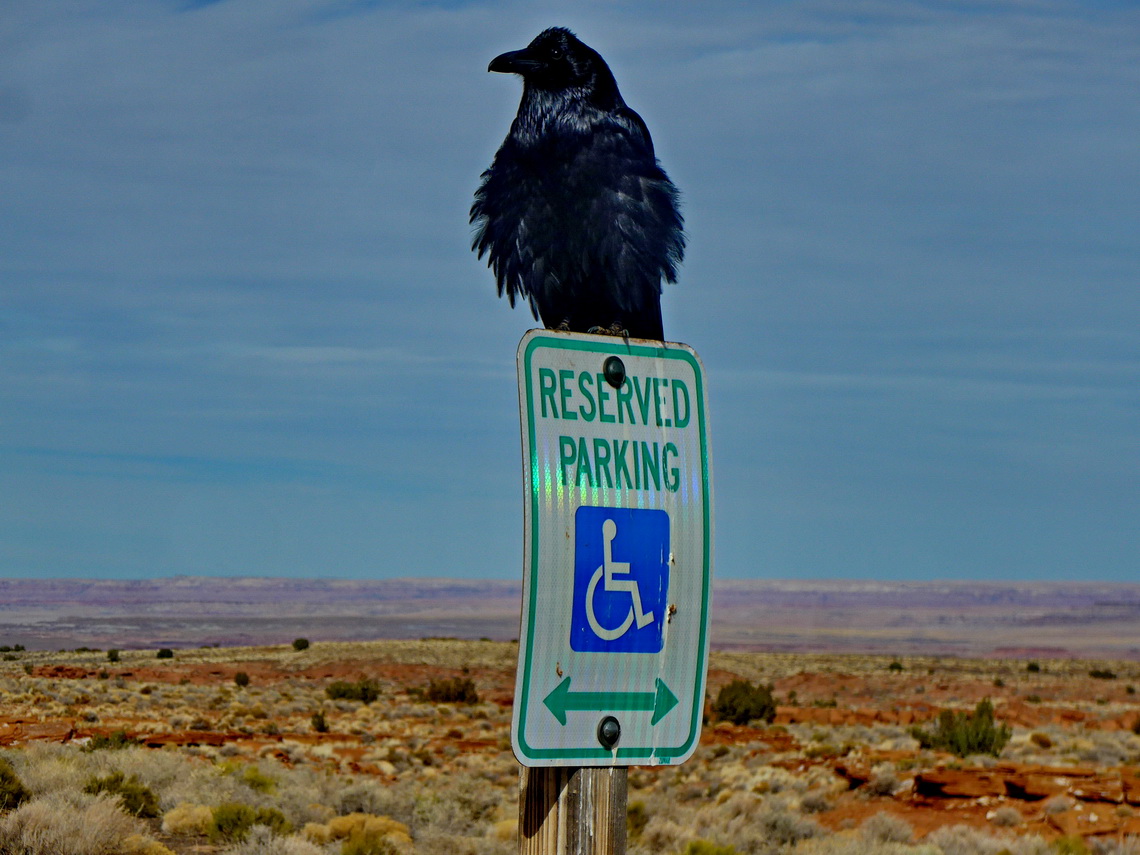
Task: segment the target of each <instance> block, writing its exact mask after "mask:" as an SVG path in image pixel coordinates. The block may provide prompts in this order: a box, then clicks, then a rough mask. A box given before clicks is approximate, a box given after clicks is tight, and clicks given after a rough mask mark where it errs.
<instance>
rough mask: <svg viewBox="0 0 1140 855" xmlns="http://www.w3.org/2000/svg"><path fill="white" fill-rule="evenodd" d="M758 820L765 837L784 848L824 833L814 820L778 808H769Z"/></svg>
mask: <svg viewBox="0 0 1140 855" xmlns="http://www.w3.org/2000/svg"><path fill="white" fill-rule="evenodd" d="M758 819H759V826H760V829H761V830H762V833H763V835H764V837H765V838H766V839H767V840H769V841H773V842H775V843H778V844H780V845H782V846H790V845H792V844H794V843H798V842H799V841H801V840H807V839H808V838H811V837H816V836H817V835H819V834H822V833H823V828H822V827H821V826H820V825H819V824H818V823H816V822H815V821H814V820H811V819H805V818H804V817H801V816H797V815H796V814H793V813H790V812H788V811H786V810H783V809H781V808H780V807H778V806H772V807H769V808H767V809H766V810H764V811H763V812H762V813H761V814H760V816H759V818H758Z"/></svg>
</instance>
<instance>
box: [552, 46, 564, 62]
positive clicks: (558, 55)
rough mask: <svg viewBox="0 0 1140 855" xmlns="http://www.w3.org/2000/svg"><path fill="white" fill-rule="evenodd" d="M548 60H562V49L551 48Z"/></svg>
mask: <svg viewBox="0 0 1140 855" xmlns="http://www.w3.org/2000/svg"><path fill="white" fill-rule="evenodd" d="M550 58H551V59H562V48H556V47H552V48H551V49H550Z"/></svg>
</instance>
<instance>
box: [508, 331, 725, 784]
mask: <svg viewBox="0 0 1140 855" xmlns="http://www.w3.org/2000/svg"><path fill="white" fill-rule="evenodd" d="M527 336H530V337H531V339H530V341H529V342H527V343H526V345H525V349H524V350H523V354H522V356H523V360H522V361H523V366H524V371H523V375H524V376H525V378H526V416H527V450H528V452H529V456H530V460H529V463H530V472H529V473H527V474H528V476H529V477H528V478H527V484H528V485H529V487H528V490H529V504H530V531H529V532H528V534H529V536H530V550H529V554H528V563H529V566H528V568H527V571H528V573H529V576H530V578H529V580H528V584H529V595H530V596H529V602H528V603H527V632H526V643H527V647H526V651H525V659H524V662H525V665H524V669H523V679H522V692H521V695H522V697H521V698H516V699H515V702H516V703H521V707H520V710H519V716H518V722H519V725H518V732H517V733H516V737H517V739H518V747H519V750H520V751H521V752H522V754H523V755H524V756H525V757H526V758H527V759H529V760H555V759H558V760H583V761H585V760H599V761H609V762H610V763H612V762H613V759H614V753H615V752H613V751H608V750H606V749H605V748H602V747H601V746H599V747H597V748H536V747H534V746H532V745H530V744H528V743H527V741H526V734H525V732H526V722H527V715H528V712H529V703H530V682H531V680H530V678H531V666H532V664H533V662H534V656H533V652H534V637H535V635H534V624H535V619H536V617H537V615H538V602H537V597H538V585H537V584H536V582H537V578H538V572H539V567H538V564H539V561H538V547H539V538H538V521H539V514H538V507H539V496H538V490H536V489H535V473H536V472H538V471H539V467H538V451H537V443H536V441H535V419H534V408H533V406H532V401H533V400H534V397H533V394H532V393H533V382H532V379H531V378H532V371H531V357H532V355H533V353H534V351H535V350H537V349H538V348H540V347H544V348H551V349H554V350H574V351H580V352H584V353H606V354H611V355H614V354H617V353H619V351H621V350H624V351H625V352H626V353H628V354H630V355H633V356H645V357H650V358H653V359H661V358H665V359H679V360H682V361H684V362H687V363H689V365H690V366H691V367H692V369H693V376H694V377H695V378H696V389H697V391H696V395H695V397H696V399H697V406H698V414H699V419H698V422H699V426H700V431H701V509H702V516H703V524H704V538H703V552H704V554H703V556H702V560H703V564H704V567H703V572H702V574H701V576H702V581H701V632H700V641H699V643H698V650H699V654H698V662H697V673H696V675H695V680H694V692H693V695H694V697H693V707H692V711H691V713H690V719H689V736H688V738H687V739H686V740H685V741H684V742H683V743H682V744H681V745H679V746H675V747H668V746H667V747H662V746H644V747H620V746H619V747H618V749H617V752H616V753H617V756H618V758H621V759H629V760H632V759H643V760H653V759H657V760H660V761H662V765H666V764H668V763H670V762H671V761H672V760H674V759H675V758H677V757H680V756H683V755H685V754H687V753H688V752H689V751H690V750H691V749H692V748H694V747H695V742H696V740H697V738H698V737H699V736H700V733H701V710H702V708H703V706H704V704H703V703H702V702H703V695H704V692H703V688H704V685H705V680H704V675H705V673H706V669H707V667H708V643H707V635H708V624H709V621H708V609H709V586H710V584H711V578H712V562H711V559H712V525H711V522H712V516H711V514H712V507H711V505H712V503H711V496H710V489H709V450H708V422H707V420H706V413H705V391H704V374H703V369H702V366H701V363H700V361H699V360H698V359H697V358H696V356H695V354H693V353H691V352H690V351H689V350H682V349H679V348H675V349H670V348H665V347H655V346H652V345H642V344H625V343H622V344H620V345H618V344H617V341H616V340H615V342H614V344H612V345H611V344H610V343H609V342H602V341H583V340H581V339H578V338H571V337H569V336H562V335H558V334H556V333H555V334H551V333H547V332H546V331H545V330H532V331H530V332H528V333H527ZM523 341H526V337H525V336H524V338H523ZM599 765H605V763H604V762H603V763H601V764H599ZM619 765H636V764H633V763H630V764H619Z"/></svg>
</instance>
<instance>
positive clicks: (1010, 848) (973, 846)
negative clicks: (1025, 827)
mask: <svg viewBox="0 0 1140 855" xmlns="http://www.w3.org/2000/svg"><path fill="white" fill-rule="evenodd" d="M923 842H924V843H929V844H932V845H934V846H937V847H938V848H939V849H941V850H942V852H943V855H1000V853H1001V852H1002V851H1005V852H1018V853H1021V852H1026V851H1029V852H1040V851H1042V847H1040V846H1039V845H1037V841H1036V840H1035V839H1033V838H1026V839H1024V840H1021V839H1019V840H1017V841H1016V844H1014V845H1011V841H1010V840H1009V839H1007V838H997V837H991V836H990V835H988V834H986V833H985V832H984V831H979V830H978V829H975V828H970V827H969V826H967V825H943V826H941V827H940V828H936V829H935V830H934V831H932V832H931V833H930V834H928V835H927V836H926V837H925V838H923Z"/></svg>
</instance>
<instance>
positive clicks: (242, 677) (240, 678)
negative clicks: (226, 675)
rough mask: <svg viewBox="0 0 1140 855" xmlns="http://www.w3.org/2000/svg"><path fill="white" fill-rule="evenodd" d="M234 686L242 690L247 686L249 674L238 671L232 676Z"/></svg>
mask: <svg viewBox="0 0 1140 855" xmlns="http://www.w3.org/2000/svg"><path fill="white" fill-rule="evenodd" d="M234 685H235V686H237V687H238V688H239V689H244V688H245V687H246V686H248V685H249V674H247V673H245V671H238V672H237V673H236V674H234Z"/></svg>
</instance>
